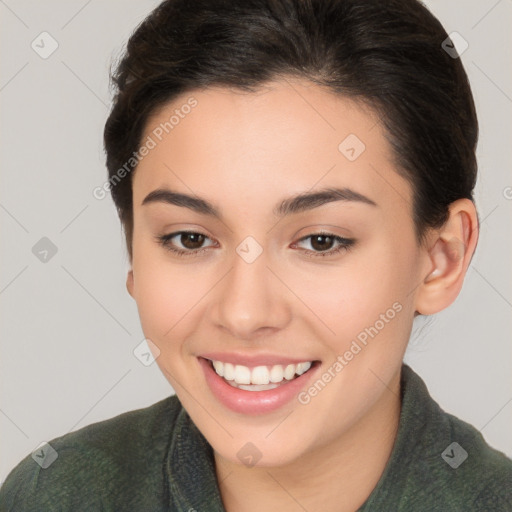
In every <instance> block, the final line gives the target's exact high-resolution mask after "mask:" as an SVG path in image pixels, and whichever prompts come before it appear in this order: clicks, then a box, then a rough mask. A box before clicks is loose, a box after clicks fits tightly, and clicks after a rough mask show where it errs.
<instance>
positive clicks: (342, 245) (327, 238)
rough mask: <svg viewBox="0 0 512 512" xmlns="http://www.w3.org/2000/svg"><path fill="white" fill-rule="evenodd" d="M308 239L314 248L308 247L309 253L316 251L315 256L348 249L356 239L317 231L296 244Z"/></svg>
mask: <svg viewBox="0 0 512 512" xmlns="http://www.w3.org/2000/svg"><path fill="white" fill-rule="evenodd" d="M306 241H309V242H308V245H310V247H312V248H313V250H311V249H307V248H306V251H307V252H309V253H315V254H314V256H324V255H325V256H327V255H329V254H335V253H338V252H340V251H342V250H344V249H348V248H349V247H350V246H351V245H353V244H354V240H352V239H349V238H343V237H341V236H337V235H333V234H332V233H315V234H313V235H308V236H305V237H304V238H301V239H300V240H299V242H297V244H296V245H298V244H300V243H303V242H306ZM336 243H337V244H338V246H337V247H336V248H334V249H333V245H334V244H336Z"/></svg>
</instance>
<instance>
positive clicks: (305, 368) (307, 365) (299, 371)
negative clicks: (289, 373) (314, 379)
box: [295, 361, 311, 375]
mask: <svg viewBox="0 0 512 512" xmlns="http://www.w3.org/2000/svg"><path fill="white" fill-rule="evenodd" d="M310 368H311V363H310V362H309V361H308V362H306V363H299V364H298V365H297V370H295V373H296V374H297V375H302V374H303V373H306V372H307V371H308V370H309V369H310Z"/></svg>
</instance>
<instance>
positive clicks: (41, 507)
mask: <svg viewBox="0 0 512 512" xmlns="http://www.w3.org/2000/svg"><path fill="white" fill-rule="evenodd" d="M181 411H182V406H181V403H180V402H179V401H178V398H177V397H176V396H171V397H168V398H166V399H164V400H162V401H160V402H158V403H156V404H154V405H152V406H150V407H147V408H144V409H138V410H135V411H130V412H126V413H124V414H121V415H119V416H116V417H114V418H111V419H108V420H105V421H101V422H98V423H94V424H92V425H89V426H87V427H84V428H82V429H80V430H77V431H75V432H71V433H69V434H66V435H64V436H61V437H58V438H56V439H53V440H51V441H50V442H49V443H46V444H45V445H43V446H41V447H40V448H39V449H38V450H36V451H35V452H34V453H32V454H30V455H28V456H27V457H26V458H25V459H23V460H22V461H21V462H20V463H19V464H18V465H17V466H16V467H15V468H14V469H13V470H12V471H11V473H10V474H9V475H8V477H7V479H6V481H5V482H4V484H3V485H2V488H1V489H0V511H1V512H4V511H5V512H7V511H11V510H16V511H36V510H37V511H38V512H41V511H47V510H48V511H49V510H77V511H81V510H103V509H104V506H105V503H109V504H113V505H115V506H114V507H113V509H121V508H123V506H124V507H126V506H128V505H130V506H134V507H135V506H136V505H137V502H138V501H139V500H140V501H141V503H146V504H147V503H149V502H150V501H151V500H153V501H154V502H155V503H157V502H158V501H159V500H160V501H161V500H162V499H163V493H164V488H165V484H164V482H163V471H162V467H163V464H164V459H165V456H166V453H167V447H168V444H169V442H170V439H171V437H172V430H173V426H174V424H175V422H176V418H177V417H178V415H179V413H180V412H181ZM146 495H147V496H146ZM148 500H149V501H148ZM143 508H144V507H143ZM109 509H110V508H109ZM153 509H154V510H157V508H153ZM145 510H152V509H151V508H150V507H148V508H145Z"/></svg>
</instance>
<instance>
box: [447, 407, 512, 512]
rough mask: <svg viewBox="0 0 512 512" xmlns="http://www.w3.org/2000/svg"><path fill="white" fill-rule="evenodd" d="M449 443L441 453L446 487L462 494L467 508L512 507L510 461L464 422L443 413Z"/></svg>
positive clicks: (505, 508)
mask: <svg viewBox="0 0 512 512" xmlns="http://www.w3.org/2000/svg"><path fill="white" fill-rule="evenodd" d="M442 414H443V419H444V421H445V422H446V424H447V425H448V427H449V432H450V435H451V439H452V440H453V441H451V443H449V444H448V445H447V446H446V447H445V449H444V450H443V452H442V459H443V460H444V462H445V463H446V464H445V466H444V470H445V472H446V473H447V475H448V476H449V477H448V487H450V486H451V487H452V488H453V490H454V491H458V492H459V493H460V494H461V495H464V497H465V500H466V501H467V503H466V504H465V505H466V506H467V507H468V508H467V509H466V510H477V511H480V510H482V511H484V510H494V511H496V512H500V511H503V512H504V511H509V510H512V460H511V459H510V458H508V457H507V456H506V455H505V454H504V453H502V452H501V451H499V450H496V449H495V448H493V447H491V446H490V445H489V444H488V443H487V442H486V441H485V439H484V437H483V436H482V434H481V433H480V432H479V431H478V430H477V429H476V428H475V427H474V426H472V425H470V424H469V423H466V422H465V421H463V420H461V419H459V418H457V417H455V416H453V415H451V414H448V413H445V412H443V413H442Z"/></svg>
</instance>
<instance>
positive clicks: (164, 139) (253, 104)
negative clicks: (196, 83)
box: [133, 79, 410, 204]
mask: <svg viewBox="0 0 512 512" xmlns="http://www.w3.org/2000/svg"><path fill="white" fill-rule="evenodd" d="M149 139H151V140H152V142H153V144H154V147H153V148H152V149H151V151H149V152H148V154H147V156H145V157H144V158H143V159H142V160H141V161H140V163H139V165H138V167H137V170H136V173H135V176H134V180H133V188H134V201H135V203H136V204H140V202H141V201H142V199H143V197H144V196H145V195H146V194H147V193H149V192H151V191H152V190H153V189H155V188H159V187H165V186H172V188H173V189H176V188H179V189H180V190H181V191H185V192H190V191H192V192H195V193H197V194H198V195H199V194H200V195H201V196H202V197H211V198H212V202H218V201H217V199H218V198H222V196H223V195H226V194H231V195H233V194H235V195H237V196H240V195H241V196H243V197H245V198H246V199H250V198H251V197H252V196H259V199H260V201H261V198H262V197H263V196H264V197H268V196H269V195H272V193H274V192H275V193H276V194H279V195H289V194H293V193H300V192H304V190H309V189H311V188H313V187H315V185H318V186H320V187H324V186H347V187H350V188H353V189H354V188H355V189H358V191H359V192H361V193H364V194H365V195H373V196H374V197H375V196H379V197H380V196H382V195H383V194H387V195H388V196H389V200H390V201H396V199H397V195H398V196H402V197H405V198H406V199H410V190H409V185H408V184H407V183H406V182H405V180H403V178H401V177H400V176H399V175H398V173H397V172H396V169H395V167H394V163H393V155H392V153H391V149H390V146H389V143H388V142H387V140H386V137H385V133H384V131H383V128H382V125H381V123H380V122H379V118H378V116H377V115H376V114H375V113H374V112H373V111H372V110H371V109H370V108H369V107H368V106H367V105H365V104H364V103H361V102H356V101H354V100H351V99H349V98H346V97H343V96H339V95H335V94H334V93H332V92H331V91H328V90H326V89H325V88H322V87H320V86H318V85H316V84H312V83H311V82H307V81H299V80H292V79H282V80H279V81H274V82H271V83H268V84H265V85H264V86H262V87H260V89H259V90H258V91H257V92H241V91H239V90H232V89H229V88H224V87H212V88H208V89H202V90H197V89H196V90H191V91H188V92H186V93H184V94H182V95H180V96H179V97H177V98H175V99H174V100H173V101H171V102H169V103H167V104H166V105H165V106H164V107H162V108H160V109H159V110H158V111H157V112H156V113H155V114H154V115H152V116H151V118H149V119H148V121H147V123H146V126H145V130H144V134H143V137H142V142H143V143H144V142H145V141H148V140H149ZM153 144H152V145H153ZM187 189H189V190H187Z"/></svg>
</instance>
